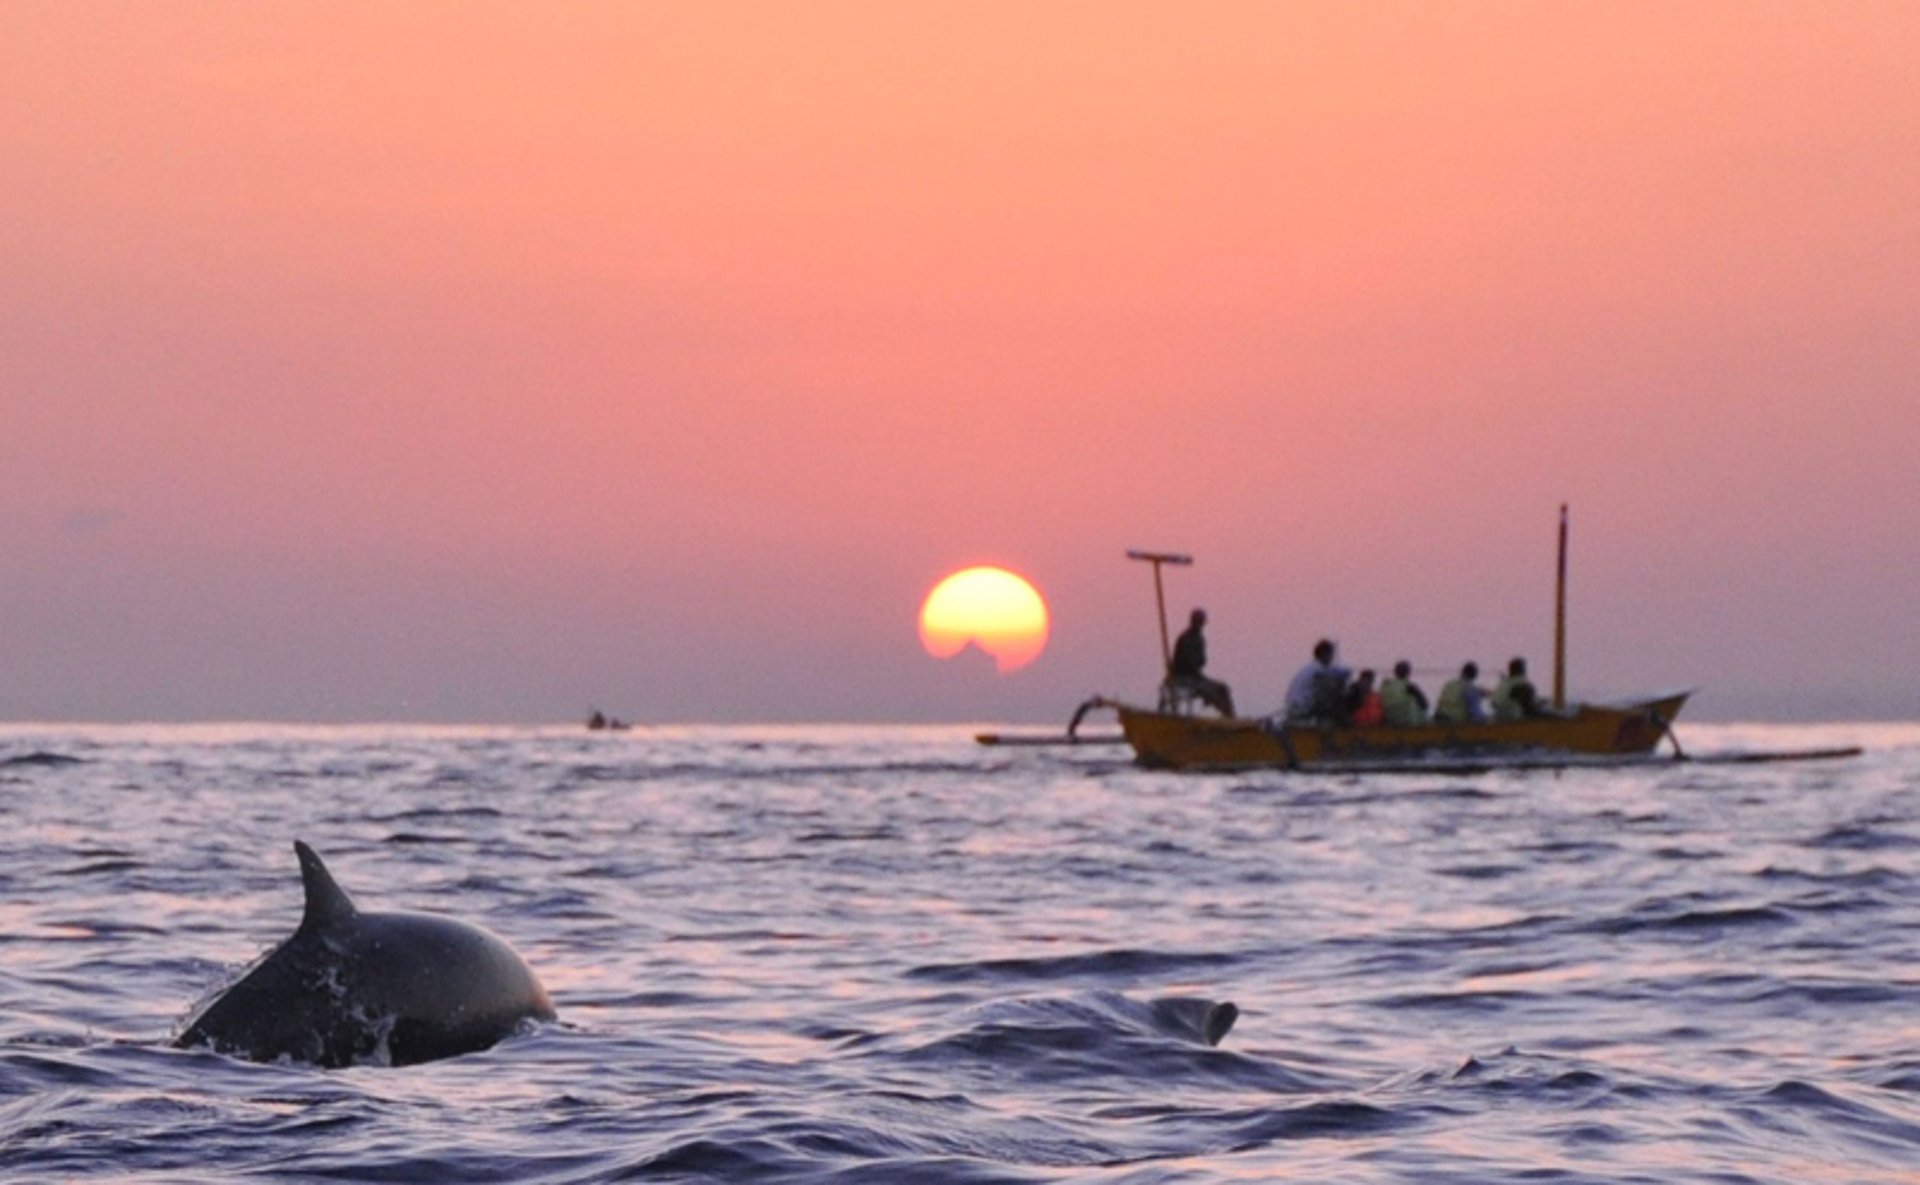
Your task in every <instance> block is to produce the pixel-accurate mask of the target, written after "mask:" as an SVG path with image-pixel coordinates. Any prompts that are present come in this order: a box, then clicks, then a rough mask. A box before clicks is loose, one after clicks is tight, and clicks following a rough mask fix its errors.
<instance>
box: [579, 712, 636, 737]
mask: <svg viewBox="0 0 1920 1185" xmlns="http://www.w3.org/2000/svg"><path fill="white" fill-rule="evenodd" d="M632 727H633V725H631V724H628V723H627V722H626V721H625V720H621V719H618V718H616V717H612V716H608V715H606V714H604V713H602V712H601V711H600V710H599V709H598V708H595V709H594V711H593V715H591V716H589V717H587V731H588V732H625V731H627V730H628V729H630V728H632Z"/></svg>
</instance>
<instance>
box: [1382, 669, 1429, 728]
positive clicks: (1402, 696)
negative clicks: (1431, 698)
mask: <svg viewBox="0 0 1920 1185" xmlns="http://www.w3.org/2000/svg"><path fill="white" fill-rule="evenodd" d="M1380 707H1381V710H1382V711H1383V712H1384V713H1385V718H1386V719H1385V722H1386V723H1387V724H1390V725H1393V726H1394V727H1396V728H1410V727H1412V726H1413V725H1416V724H1425V723H1426V722H1427V710H1426V709H1425V708H1423V707H1421V706H1420V701H1419V700H1417V699H1415V698H1413V686H1412V684H1410V683H1408V682H1407V680H1405V679H1389V680H1387V681H1386V682H1385V683H1382V684H1381V685H1380Z"/></svg>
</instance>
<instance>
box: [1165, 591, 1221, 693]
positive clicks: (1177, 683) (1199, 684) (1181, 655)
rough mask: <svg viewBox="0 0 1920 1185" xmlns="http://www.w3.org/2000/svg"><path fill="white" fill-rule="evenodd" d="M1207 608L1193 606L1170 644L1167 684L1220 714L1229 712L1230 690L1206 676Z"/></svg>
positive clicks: (1218, 681)
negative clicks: (1189, 615) (1191, 613)
mask: <svg viewBox="0 0 1920 1185" xmlns="http://www.w3.org/2000/svg"><path fill="white" fill-rule="evenodd" d="M1206 628H1207V611H1206V610H1205V609H1195V610H1194V611H1193V615H1192V616H1191V617H1189V618H1188V619H1187V628H1186V629H1185V630H1183V631H1182V632H1181V634H1180V638H1179V640H1178V641H1176V642H1174V644H1173V661H1172V662H1171V663H1169V664H1167V685H1168V686H1169V687H1170V688H1174V689H1176V690H1180V691H1184V692H1188V693H1190V694H1192V695H1193V696H1195V697H1196V698H1198V699H1199V700H1200V702H1201V703H1203V704H1205V705H1207V706H1208V707H1210V708H1212V709H1213V710H1214V711H1216V712H1218V713H1220V714H1221V715H1222V716H1231V715H1233V691H1232V689H1230V688H1229V687H1228V686H1227V685H1226V684H1225V683H1222V682H1221V681H1220V680H1218V679H1211V678H1208V677H1207V676H1206V675H1205V674H1204V673H1203V672H1204V671H1205V670H1206V666H1207V637H1206V634H1205V632H1204V631H1205V630H1206Z"/></svg>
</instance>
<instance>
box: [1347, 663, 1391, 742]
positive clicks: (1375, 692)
mask: <svg viewBox="0 0 1920 1185" xmlns="http://www.w3.org/2000/svg"><path fill="white" fill-rule="evenodd" d="M1386 718H1387V717H1386V707H1385V706H1384V705H1383V704H1382V703H1381V700H1380V692H1379V689H1378V688H1376V687H1374V685H1373V672H1372V671H1361V672H1360V674H1359V676H1358V677H1357V678H1355V679H1354V681H1353V686H1352V687H1349V688H1347V723H1349V724H1352V725H1355V726H1357V727H1361V728H1367V727H1371V726H1373V725H1375V724H1381V723H1384V722H1385V720H1386Z"/></svg>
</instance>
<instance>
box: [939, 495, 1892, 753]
mask: <svg viewBox="0 0 1920 1185" xmlns="http://www.w3.org/2000/svg"><path fill="white" fill-rule="evenodd" d="M1127 557H1128V558H1129V559H1134V560H1141V561H1145V562H1147V563H1150V564H1152V565H1153V589H1154V599H1155V601H1156V604H1157V606H1158V609H1159V613H1160V650H1161V661H1162V669H1163V670H1164V669H1167V668H1168V667H1170V666H1171V656H1172V651H1171V649H1170V647H1169V645H1168V640H1167V604H1166V594H1165V590H1164V588H1163V586H1162V583H1161V575H1160V569H1161V567H1162V566H1163V565H1166V564H1173V565H1175V566H1185V565H1188V564H1191V563H1192V562H1193V560H1192V558H1191V557H1189V556H1184V555H1177V554H1172V553H1166V552H1144V551H1130V552H1128V553H1127ZM1566 589H1567V508H1566V507H1565V506H1562V507H1561V508H1560V554H1559V572H1558V579H1557V581H1556V589H1555V605H1554V636H1553V651H1554V654H1553V701H1552V703H1553V710H1552V711H1551V713H1549V714H1547V715H1543V716H1536V717H1531V718H1528V719H1524V720H1511V721H1490V722H1486V723H1471V724H1422V725H1417V726H1412V727H1394V726H1389V725H1366V726H1356V725H1343V724H1323V723H1301V722H1286V721H1280V720H1275V719H1271V718H1254V717H1240V716H1230V717H1217V716H1201V715H1197V714H1196V713H1195V706H1196V705H1195V701H1194V697H1193V696H1191V695H1190V694H1187V693H1186V692H1185V691H1184V690H1183V689H1182V688H1181V687H1180V685H1179V683H1178V682H1177V681H1175V680H1173V679H1172V678H1167V679H1165V680H1164V681H1163V682H1162V683H1161V686H1160V697H1159V702H1158V704H1157V705H1156V706H1154V707H1152V708H1146V707H1140V706H1137V705H1134V704H1129V703H1126V702H1124V701H1121V700H1113V699H1108V698H1106V697H1105V696H1094V697H1093V698H1092V699H1089V700H1087V701H1086V702H1085V703H1083V704H1081V705H1080V707H1079V709H1078V710H1077V711H1075V712H1074V715H1073V720H1072V722H1071V723H1070V724H1068V726H1067V730H1066V733H1065V734H1064V735H1057V736H1019V735H1003V734H999V733H981V734H978V736H977V737H976V739H977V740H978V741H979V742H980V743H981V744H989V745H992V744H1029V745H1033V744H1056V745H1057V744H1090V743H1100V742H1109V741H1111V742H1118V741H1125V743H1126V744H1127V745H1129V746H1130V747H1131V748H1132V749H1133V753H1134V757H1135V759H1136V760H1137V761H1138V762H1139V763H1140V764H1141V765H1143V766H1146V767H1149V768H1154V769H1175V770H1195V771H1213V772H1227V771H1240V770H1255V769H1285V770H1295V771H1299V772H1303V773H1434V772H1446V773H1478V772H1482V771H1485V770H1490V769H1523V770H1524V769H1567V768H1575V767H1582V766H1597V767H1605V768H1612V767H1616V766H1626V765H1649V764H1671V763H1674V762H1681V761H1690V762H1696V763H1701V764H1731V763H1740V764H1751V763H1756V762H1769V761H1810V760H1822V759H1831V758H1841V757H1857V756H1859V754H1860V752H1861V751H1860V749H1859V748H1858V747H1853V746H1849V747H1844V748H1829V749H1802V750H1793V751H1783V752H1765V753H1753V752H1740V753H1724V754H1708V755H1694V756H1689V755H1688V754H1687V753H1686V752H1685V751H1684V750H1683V749H1682V748H1681V746H1680V740H1679V738H1678V737H1676V736H1674V734H1673V722H1674V719H1675V718H1676V717H1678V716H1679V714H1680V710H1681V709H1682V708H1684V707H1685V706H1686V702H1687V698H1688V696H1689V695H1691V694H1692V693H1691V692H1688V691H1672V692H1665V693H1661V694H1657V695H1648V696H1640V697H1635V698H1632V699H1628V700H1624V701H1620V702H1616V703H1608V704H1572V705H1569V704H1568V703H1567V700H1566V636H1567V635H1566V620H1567V615H1566V604H1567V599H1566ZM1103 709H1104V710H1111V711H1113V712H1114V713H1116V714H1117V715H1118V717H1119V719H1120V735H1119V736H1117V737H1113V736H1107V735H1101V736H1097V737H1081V736H1080V734H1079V728H1080V723H1081V721H1082V720H1083V719H1085V718H1086V716H1087V715H1088V713H1090V712H1093V711H1098V710H1103ZM1662 740H1665V741H1667V742H1668V743H1669V745H1670V746H1671V748H1672V753H1671V755H1670V756H1668V755H1660V754H1658V753H1657V752H1656V750H1657V749H1658V748H1659V746H1660V742H1661V741H1662Z"/></svg>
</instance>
